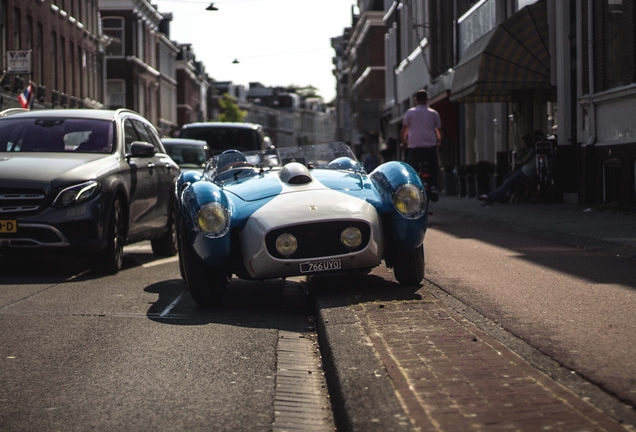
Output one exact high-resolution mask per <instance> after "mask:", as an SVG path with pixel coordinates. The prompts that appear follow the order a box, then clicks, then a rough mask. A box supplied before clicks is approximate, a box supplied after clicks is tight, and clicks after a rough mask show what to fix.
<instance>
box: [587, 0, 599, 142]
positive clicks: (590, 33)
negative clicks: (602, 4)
mask: <svg viewBox="0 0 636 432" xmlns="http://www.w3.org/2000/svg"><path fill="white" fill-rule="evenodd" d="M593 7H594V0H587V49H588V56H587V63H588V79H589V97H588V102H589V104H590V106H589V110H590V113H589V118H590V138H589V139H588V140H587V142H586V143H585V145H594V144H595V143H596V105H595V104H594V101H593V100H592V95H593V94H594V55H593V54H594V19H593V17H592V16H593V14H592V11H593Z"/></svg>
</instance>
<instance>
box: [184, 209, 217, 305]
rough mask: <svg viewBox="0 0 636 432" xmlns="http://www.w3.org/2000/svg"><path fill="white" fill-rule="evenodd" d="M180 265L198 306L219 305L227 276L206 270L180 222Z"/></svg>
mask: <svg viewBox="0 0 636 432" xmlns="http://www.w3.org/2000/svg"><path fill="white" fill-rule="evenodd" d="M180 231H181V250H180V251H179V253H180V254H181V256H180V258H181V263H182V266H183V271H184V273H185V280H186V283H187V284H188V288H190V294H191V295H192V298H193V299H194V301H195V302H197V304H199V306H203V307H214V306H218V305H220V304H221V302H222V301H223V297H225V290H226V287H227V284H228V282H229V280H228V278H227V276H226V275H225V274H224V273H223V272H222V271H218V270H210V269H208V268H207V267H206V266H205V264H204V263H203V261H201V259H200V258H199V257H198V256H197V254H196V253H195V251H194V248H193V247H192V245H191V244H190V243H189V242H188V240H187V235H186V232H185V222H184V221H183V219H182V221H181V227H180Z"/></svg>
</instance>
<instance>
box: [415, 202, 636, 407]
mask: <svg viewBox="0 0 636 432" xmlns="http://www.w3.org/2000/svg"><path fill="white" fill-rule="evenodd" d="M430 228H431V229H429V231H428V233H427V238H426V247H427V255H426V258H427V275H426V278H427V279H428V280H429V281H431V282H433V283H434V284H435V285H437V286H438V287H440V289H441V290H442V291H444V292H445V293H448V294H450V296H452V297H454V298H455V299H458V300H460V301H461V302H463V303H464V304H466V305H469V306H470V307H471V308H472V309H474V310H476V311H478V312H479V313H480V314H482V315H483V316H485V317H487V318H488V319H489V320H491V321H492V322H493V323H494V324H496V325H498V326H500V327H502V328H503V329H505V330H506V331H508V332H510V333H512V334H513V335H514V336H516V337H518V338H519V339H521V340H523V341H525V342H527V343H528V344H530V345H531V346H532V347H534V348H536V349H538V350H539V351H540V352H542V353H544V354H546V355H547V356H549V357H550V358H552V359H554V360H556V361H557V362H558V363H559V364H561V365H563V366H564V367H566V368H568V369H570V370H572V371H575V372H576V373H577V374H579V375H581V376H583V377H585V378H586V379H587V380H588V381H590V382H592V383H596V384H597V385H598V386H599V387H600V388H602V389H604V390H605V391H607V392H609V393H610V394H613V395H615V396H617V397H618V398H619V399H621V400H624V401H627V402H628V403H629V404H631V405H632V406H636V356H635V355H634V353H636V338H634V335H635V334H636V314H634V310H636V266H634V263H633V261H632V260H628V259H624V258H619V257H613V256H610V255H606V254H600V253H595V252H587V251H584V250H581V249H577V248H573V247H569V246H563V245H559V244H557V243H554V242H551V241H549V240H545V239H541V238H536V237H532V236H528V235H523V234H517V233H513V232H510V231H505V230H500V229H497V228H494V227H491V226H486V225H480V224H474V223H471V222H468V221H466V220H460V219H455V218H452V217H441V216H437V215H435V214H433V215H432V216H431V218H430Z"/></svg>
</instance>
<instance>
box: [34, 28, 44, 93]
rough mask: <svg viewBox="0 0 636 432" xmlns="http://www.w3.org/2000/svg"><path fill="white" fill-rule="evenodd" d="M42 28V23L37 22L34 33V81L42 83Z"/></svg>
mask: <svg viewBox="0 0 636 432" xmlns="http://www.w3.org/2000/svg"><path fill="white" fill-rule="evenodd" d="M43 32H44V29H43V27H42V23H38V24H37V26H36V33H35V60H36V63H35V81H36V82H38V83H40V84H42V83H43V81H44V46H43V43H44V41H43V38H44V33H43Z"/></svg>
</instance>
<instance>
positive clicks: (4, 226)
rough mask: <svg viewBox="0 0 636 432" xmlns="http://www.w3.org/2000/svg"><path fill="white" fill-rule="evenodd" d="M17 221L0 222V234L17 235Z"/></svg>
mask: <svg viewBox="0 0 636 432" xmlns="http://www.w3.org/2000/svg"><path fill="white" fill-rule="evenodd" d="M17 232H18V221H15V220H0V233H17Z"/></svg>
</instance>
